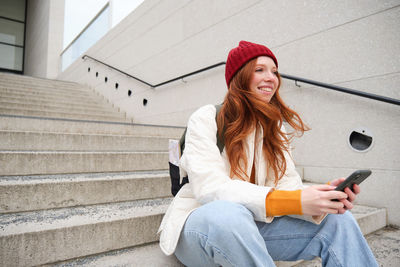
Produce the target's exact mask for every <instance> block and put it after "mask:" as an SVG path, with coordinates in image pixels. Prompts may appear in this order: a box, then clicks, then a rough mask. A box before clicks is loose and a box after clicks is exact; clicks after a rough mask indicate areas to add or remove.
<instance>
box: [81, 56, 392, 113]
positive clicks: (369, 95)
mask: <svg viewBox="0 0 400 267" xmlns="http://www.w3.org/2000/svg"><path fill="white" fill-rule="evenodd" d="M85 58H90V59H92V60H94V61H96V62H99V63H101V64H103V65H105V66H107V67H109V68H111V69H113V70H116V71H118V72H120V73H122V74H124V75H126V76H128V77H131V78H133V79H135V80H137V81H139V82H141V83H144V84H146V85H147V86H150V87H151V88H156V87H159V86H162V85H165V84H168V83H171V82H174V81H177V80H181V79H183V78H185V77H188V76H192V75H195V74H198V73H200V72H204V71H207V70H210V69H213V68H216V67H219V66H221V65H225V64H226V62H223V61H222V62H219V63H216V64H214V65H211V66H208V67H205V68H202V69H199V70H196V71H193V72H190V73H188V74H185V75H182V76H179V77H176V78H174V79H171V80H168V81H165V82H161V83H158V84H154V85H153V84H150V83H148V82H145V81H143V80H142V79H139V78H137V77H135V76H132V75H130V74H128V73H126V72H124V71H121V70H119V69H117V68H115V67H113V66H110V65H108V64H106V63H104V62H102V61H100V60H97V59H95V58H93V57H91V56H88V55H84V56H83V57H82V59H85ZM280 76H281V77H282V78H284V79H289V80H293V81H295V82H296V84H297V82H302V83H308V84H312V85H315V86H319V87H324V88H327V89H331V90H335V91H339V92H342V93H346V94H352V95H357V96H361V97H365V98H369V99H374V100H378V101H382V102H386V103H390V104H394V105H398V106H399V105H400V100H398V99H395V98H390V97H387V96H381V95H376V94H372V93H366V92H362V91H358V90H354V89H350V88H346V87H342V86H338V85H333V84H328V83H323V82H318V81H314V80H309V79H305V78H300V77H296V76H292V75H288V74H283V73H280Z"/></svg>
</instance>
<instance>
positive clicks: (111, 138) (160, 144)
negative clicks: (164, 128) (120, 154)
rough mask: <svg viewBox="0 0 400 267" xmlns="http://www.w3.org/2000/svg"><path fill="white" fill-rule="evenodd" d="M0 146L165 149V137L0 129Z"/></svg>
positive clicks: (53, 148) (64, 148)
mask: <svg viewBox="0 0 400 267" xmlns="http://www.w3.org/2000/svg"><path fill="white" fill-rule="evenodd" d="M0 149H2V150H55V151H57V150H68V151H73V150H80V151H84V150H90V151H107V150H108V151H110V150H111V151H168V138H166V137H144V136H142V137H140V136H130V135H111V134H108V135H105V134H72V133H65V134H62V133H47V132H26V131H2V130H0Z"/></svg>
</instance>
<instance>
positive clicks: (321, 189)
mask: <svg viewBox="0 0 400 267" xmlns="http://www.w3.org/2000/svg"><path fill="white" fill-rule="evenodd" d="M334 189H335V186H332V185H327V184H324V185H314V186H310V187H307V188H305V189H303V190H302V191H301V207H302V212H303V214H305V215H313V216H315V215H322V214H326V213H331V214H338V213H339V214H343V213H345V212H346V209H345V208H344V204H343V203H342V202H340V201H334V200H336V199H346V198H347V194H346V193H344V192H341V191H336V190H334Z"/></svg>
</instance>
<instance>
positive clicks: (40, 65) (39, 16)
mask: <svg viewBox="0 0 400 267" xmlns="http://www.w3.org/2000/svg"><path fill="white" fill-rule="evenodd" d="M27 10H28V13H27V21H26V40H25V46H26V47H25V66H24V74H25V75H29V76H35V77H41V78H50V79H54V78H56V77H57V76H58V74H59V69H60V53H61V51H62V42H63V25H64V0H57V1H50V0H35V1H28V4H27Z"/></svg>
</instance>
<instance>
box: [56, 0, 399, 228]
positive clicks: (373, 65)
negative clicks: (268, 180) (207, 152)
mask: <svg viewBox="0 0 400 267" xmlns="http://www.w3.org/2000/svg"><path fill="white" fill-rule="evenodd" d="M398 25H400V1H399V0H396V1H394V0H393V1H379V0H364V1H357V0H352V1H327V0H326V1H317V0H314V1H312V0H308V1H290V0H286V1H285V0H283V1H266V0H265V1H262V0H249V1H241V0H219V1H214V0H192V1H189V0H176V1H159V0H146V1H144V3H143V4H142V5H141V6H139V7H138V8H137V9H136V10H135V11H134V12H132V13H131V14H130V15H129V16H128V17H127V18H125V19H124V20H123V21H122V22H121V23H120V24H119V25H117V26H116V27H115V28H114V29H113V30H112V31H110V32H109V33H108V34H107V35H106V36H104V37H103V38H102V39H101V40H100V41H99V42H98V43H97V44H96V45H94V46H93V47H92V48H91V49H89V51H88V52H87V54H88V55H90V56H92V57H95V58H97V59H99V60H101V61H103V62H105V63H107V64H109V65H112V66H114V67H116V68H119V69H121V70H123V71H125V72H127V73H130V74H132V75H134V76H137V77H139V78H140V79H143V80H145V81H147V82H149V83H152V84H156V83H159V82H162V81H165V80H168V79H171V78H175V77H177V76H180V75H182V74H186V73H188V72H192V71H194V70H197V69H200V68H203V67H206V66H208V65H212V64H215V63H217V62H220V61H225V60H226V56H227V53H228V51H229V50H230V49H231V48H232V47H234V46H236V45H237V44H238V42H239V41H240V40H242V39H243V40H248V41H253V42H258V43H263V44H266V45H267V46H268V47H270V48H271V49H272V50H273V51H274V52H275V55H276V56H277V58H278V61H279V69H280V72H282V73H286V74H291V75H295V76H300V77H305V78H309V79H314V80H318V81H322V82H327V83H333V84H338V85H341V86H346V87H349V88H354V89H357V90H361V91H365V92H371V93H376V94H381V95H385V96H389V97H394V98H398V99H399V98H400V93H399V90H398V84H399V81H400V55H399V53H398V51H400V35H399V31H398ZM89 67H90V72H88V68H89ZM96 72H98V73H99V77H98V78H96V77H95V73H96ZM104 77H107V78H108V82H107V83H105V82H104ZM59 78H61V79H64V80H71V81H78V82H82V83H86V84H88V85H90V86H92V87H94V88H95V89H96V90H97V91H98V92H99V93H100V94H102V95H104V96H105V97H106V98H108V99H109V100H110V101H111V102H113V103H114V104H115V105H117V106H119V107H120V108H121V109H123V110H125V111H126V112H127V113H128V114H130V115H131V116H132V117H134V119H135V121H136V122H140V123H152V124H168V125H185V124H186V121H187V118H188V116H189V115H190V114H191V113H192V112H193V111H194V110H195V109H197V108H198V107H199V106H201V105H204V104H207V103H219V102H221V101H222V100H223V97H224V95H225V93H226V85H225V79H224V68H223V67H220V68H217V69H214V70H210V71H208V72H206V73H203V74H199V75H197V76H193V77H191V78H187V79H185V82H181V81H178V82H174V83H172V84H169V85H166V86H162V87H159V88H156V89H151V88H149V87H148V86H146V85H143V84H141V83H139V82H137V81H135V80H133V79H130V78H128V77H126V76H124V75H121V74H118V73H117V72H115V71H112V70H110V69H109V68H107V67H104V66H101V65H99V64H97V63H94V62H93V61H91V60H86V61H83V60H81V59H79V60H77V61H76V62H75V63H73V64H72V65H71V66H70V67H69V68H68V69H67V70H66V71H65V72H64V73H62V74H61V75H60V76H59ZM115 83H118V84H119V87H118V89H115ZM128 90H132V92H133V94H132V96H131V97H128V95H127V91H128ZM282 94H283V95H284V97H285V99H286V101H287V102H288V104H289V105H290V106H291V107H292V108H294V109H295V110H297V111H299V113H300V114H301V115H302V118H303V119H304V121H305V122H306V123H308V125H309V126H311V128H312V131H310V132H308V133H306V134H305V136H304V137H303V138H301V139H298V140H296V141H295V143H294V146H295V148H296V149H295V151H294V157H295V160H296V162H297V164H298V165H299V166H300V168H302V169H303V173H304V177H305V178H306V179H307V180H311V181H315V182H326V181H328V180H329V179H330V178H333V177H337V176H346V175H348V174H349V173H350V172H351V171H352V170H354V169H358V168H371V169H372V170H373V173H374V174H373V175H372V176H371V178H369V179H368V181H366V182H365V183H364V184H363V186H362V188H363V191H364V192H363V194H362V195H361V196H360V202H361V203H364V204H370V205H374V206H383V207H387V208H388V210H389V222H390V223H392V224H397V225H400V211H399V210H398V208H397V207H396V203H399V201H400V197H398V193H397V190H395V189H399V188H400V150H399V147H400V141H399V140H400V139H399V131H400V108H399V107H398V106H394V105H391V104H386V103H380V102H377V101H375V100H369V99H363V98H360V97H356V96H351V95H344V94H341V93H339V92H333V91H327V90H325V89H322V88H316V87H313V86H309V85H305V84H301V87H300V88H298V87H296V86H295V85H294V83H293V82H292V81H288V80H284V84H283V87H282ZM144 98H146V99H147V100H148V104H147V105H146V106H143V104H142V102H143V99H144ZM360 126H363V127H366V128H368V129H370V130H371V131H372V133H373V134H374V140H375V144H374V147H373V148H372V149H371V150H370V151H369V152H366V153H358V152H354V151H353V150H351V149H350V148H349V147H348V145H347V139H348V136H349V134H350V133H351V131H352V129H354V128H358V127H360Z"/></svg>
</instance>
